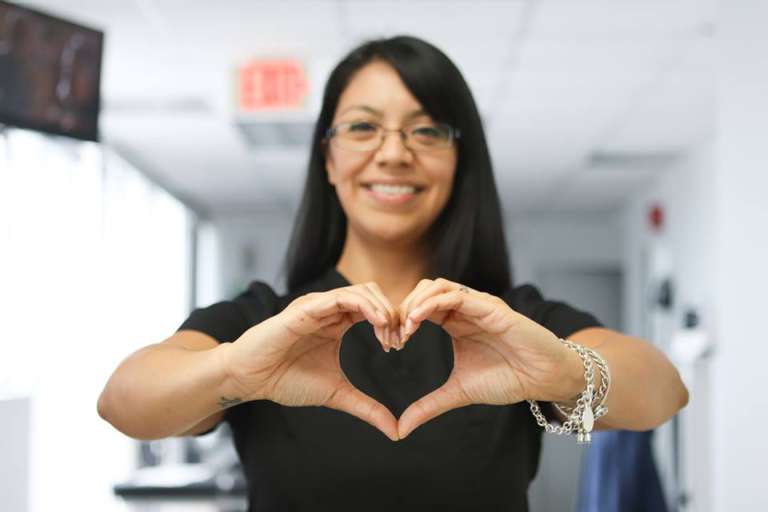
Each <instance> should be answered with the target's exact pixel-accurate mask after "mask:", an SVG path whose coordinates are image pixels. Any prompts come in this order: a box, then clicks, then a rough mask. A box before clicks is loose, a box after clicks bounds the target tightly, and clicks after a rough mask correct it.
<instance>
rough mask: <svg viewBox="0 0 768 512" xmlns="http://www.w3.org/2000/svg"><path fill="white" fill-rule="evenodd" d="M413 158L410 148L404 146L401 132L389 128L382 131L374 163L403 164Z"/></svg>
mask: <svg viewBox="0 0 768 512" xmlns="http://www.w3.org/2000/svg"><path fill="white" fill-rule="evenodd" d="M412 160H413V154H412V153H411V150H410V149H408V148H407V147H406V146H405V140H404V136H403V133H402V132H399V131H395V130H390V131H386V132H384V140H383V141H382V142H381V146H380V147H379V149H378V150H377V151H376V163H378V164H380V165H386V164H389V165H404V164H409V163H411V161H412Z"/></svg>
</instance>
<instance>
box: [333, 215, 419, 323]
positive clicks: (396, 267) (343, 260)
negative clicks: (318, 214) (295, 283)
mask: <svg viewBox="0 0 768 512" xmlns="http://www.w3.org/2000/svg"><path fill="white" fill-rule="evenodd" d="M336 270H338V271H339V272H340V273H341V274H342V275H343V276H344V277H345V278H346V279H347V281H349V282H350V283H351V284H360V283H367V282H370V281H374V282H376V283H377V284H378V285H379V287H380V288H381V290H382V292H383V293H384V295H385V296H386V297H387V298H388V299H389V301H390V303H391V304H392V306H394V307H395V308H397V307H398V306H399V305H400V303H401V302H402V301H403V299H405V297H406V296H407V295H408V294H409V293H411V291H413V289H414V288H415V287H416V285H417V284H418V283H419V281H420V280H421V279H423V278H424V277H425V276H426V275H427V258H426V251H425V250H424V247H419V246H418V245H416V244H411V245H405V244H400V245H399V244H397V243H394V242H390V241H387V240H380V239H379V240H377V241H371V240H365V241H363V240H361V239H360V238H359V237H358V236H356V235H355V234H354V233H353V232H352V231H351V230H350V229H349V228H348V229H347V237H346V241H345V243H344V250H343V251H342V254H341V257H340V258H339V261H338V263H337V264H336Z"/></svg>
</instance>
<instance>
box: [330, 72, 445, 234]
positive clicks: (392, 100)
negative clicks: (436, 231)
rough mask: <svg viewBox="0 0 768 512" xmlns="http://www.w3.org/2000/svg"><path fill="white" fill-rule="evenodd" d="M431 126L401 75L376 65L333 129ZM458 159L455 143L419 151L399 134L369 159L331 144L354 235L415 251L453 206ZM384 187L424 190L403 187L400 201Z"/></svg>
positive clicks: (356, 85) (347, 93)
mask: <svg viewBox="0 0 768 512" xmlns="http://www.w3.org/2000/svg"><path fill="white" fill-rule="evenodd" d="M431 121H432V119H431V118H430V117H429V115H428V114H426V113H425V112H424V111H423V109H422V106H421V104H420V103H419V102H418V101H417V100H416V98H414V97H413V95H412V94H411V92H410V91H409V90H408V89H407V88H406V87H405V84H403V82H402V80H401V79H400V77H399V75H398V74H397V72H396V71H395V70H394V68H392V67H391V66H390V65H389V64H386V63H384V62H380V61H374V62H371V63H369V64H367V65H366V66H365V67H363V68H361V69H360V70H359V71H358V72H357V73H356V74H355V75H354V76H353V77H352V79H351V81H350V82H349V84H348V86H347V88H346V89H345V90H344V92H343V93H342V94H341V97H340V98H339V104H338V106H337V108H336V113H335V115H334V118H333V122H332V123H331V124H332V126H335V125H337V124H338V123H347V122H369V123H377V124H379V125H381V126H383V127H384V128H385V129H390V130H394V129H397V128H403V129H407V128H408V127H409V126H414V125H416V124H423V123H424V122H431ZM456 160H457V151H456V147H455V144H454V145H452V146H451V147H448V148H442V149H434V150H430V151H426V152H424V151H412V150H410V149H408V148H406V147H405V146H404V145H403V139H402V138H401V136H400V134H399V133H398V132H395V131H391V132H387V133H386V136H385V138H384V142H383V143H382V145H381V146H380V147H379V148H378V149H374V150H370V151H364V152H360V151H352V150H348V149H344V148H340V147H338V146H337V145H336V144H335V141H334V140H333V139H331V141H330V144H329V146H328V151H327V152H326V170H327V172H328V180H329V181H330V183H331V184H333V185H334V187H335V189H336V194H337V195H338V197H339V202H340V203H341V206H342V208H343V209H344V212H345V213H346V215H347V225H348V229H351V230H354V231H355V234H356V235H358V236H360V237H362V238H364V239H376V240H379V241H381V240H384V241H387V242H388V243H397V244H401V243H403V244H411V243H414V242H418V241H419V240H420V239H421V238H422V236H423V235H424V234H425V233H426V232H427V230H428V229H429V227H430V226H431V225H432V223H433V222H434V221H435V219H436V218H437V216H438V215H439V214H440V212H441V211H442V209H443V207H444V206H445V204H446V203H447V201H448V198H449V196H450V193H451V188H452V186H453V178H454V173H455V169H456ZM376 183H379V184H382V183H384V184H394V185H409V186H415V187H416V189H415V190H416V191H415V193H405V194H402V193H399V192H401V191H403V190H407V189H399V188H398V189H394V192H397V193H395V194H392V192H393V190H392V189H389V190H387V189H382V188H378V187H376V186H372V184H376ZM388 192H389V194H388Z"/></svg>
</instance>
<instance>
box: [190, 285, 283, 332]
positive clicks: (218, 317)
mask: <svg viewBox="0 0 768 512" xmlns="http://www.w3.org/2000/svg"><path fill="white" fill-rule="evenodd" d="M276 304H277V295H276V294H275V292H274V290H272V288H271V287H270V286H269V285H268V284H266V283H264V282H262V281H253V282H251V284H250V285H249V286H248V289H247V290H246V291H244V292H243V293H241V294H240V295H238V296H237V297H235V298H234V299H232V300H224V301H221V302H216V303H215V304H211V305H210V306H206V307H204V308H197V309H195V310H193V311H192V312H191V313H190V314H189V316H188V317H187V319H186V320H184V322H182V324H181V325H180V326H179V327H178V329H176V331H180V330H183V329H192V330H195V331H200V332H203V333H205V334H207V335H209V336H211V337H212V338H214V339H215V340H216V341H218V342H219V343H231V342H233V341H235V340H236V339H237V338H239V337H240V336H241V335H242V334H243V333H244V332H245V331H247V330H248V329H249V328H250V327H252V326H254V325H256V324H258V323H260V322H262V321H263V320H265V319H266V318H269V317H270V316H272V315H273V314H274V312H275V307H276Z"/></svg>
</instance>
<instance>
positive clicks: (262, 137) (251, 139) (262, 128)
mask: <svg viewBox="0 0 768 512" xmlns="http://www.w3.org/2000/svg"><path fill="white" fill-rule="evenodd" d="M235 126H237V128H238V130H239V131H240V134H241V135H242V137H243V139H244V140H245V142H246V143H247V144H248V146H249V147H252V148H259V149H262V148H301V147H309V145H310V143H311V141H312V131H313V129H314V123H312V122H309V121H237V122H235Z"/></svg>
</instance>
